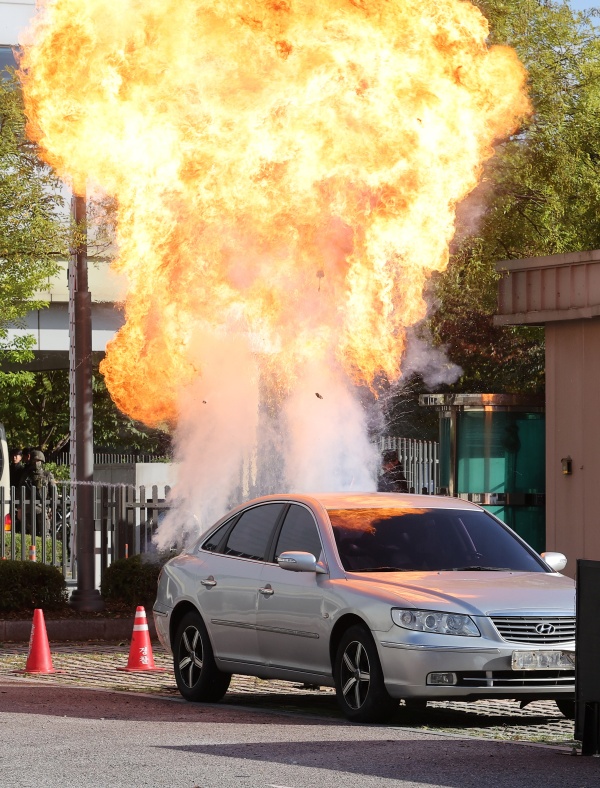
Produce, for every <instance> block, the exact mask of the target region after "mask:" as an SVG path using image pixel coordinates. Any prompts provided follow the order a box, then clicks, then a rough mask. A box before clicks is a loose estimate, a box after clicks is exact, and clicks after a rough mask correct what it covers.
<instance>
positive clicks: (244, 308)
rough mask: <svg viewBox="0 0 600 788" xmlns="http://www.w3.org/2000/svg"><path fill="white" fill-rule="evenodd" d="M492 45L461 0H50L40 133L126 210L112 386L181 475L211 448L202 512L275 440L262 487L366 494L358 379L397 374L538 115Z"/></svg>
mask: <svg viewBox="0 0 600 788" xmlns="http://www.w3.org/2000/svg"><path fill="white" fill-rule="evenodd" d="M487 34H488V26H487V22H486V21H485V19H484V18H483V16H482V15H481V13H480V12H479V11H478V10H477V9H476V8H475V7H474V6H472V5H471V4H470V3H469V2H464V1H463V0H318V2H317V1H316V0H262V1H259V0H227V2H223V0H122V1H121V2H120V3H118V4H115V3H114V0H87V2H86V3H85V4H81V3H80V2H79V0H46V2H45V3H42V8H41V12H40V13H39V14H38V16H37V18H36V20H35V22H34V25H33V29H32V31H31V44H30V45H29V46H27V47H26V49H25V52H24V55H23V62H22V71H21V77H22V80H23V85H24V93H25V101H26V109H27V114H28V117H29V132H30V134H31V136H32V137H33V138H34V139H35V140H36V141H37V142H38V143H39V144H40V146H41V148H42V150H43V151H44V155H45V157H46V159H47V160H48V161H49V162H50V163H51V164H52V165H53V166H54V167H55V168H56V169H57V171H58V172H59V174H60V175H61V176H63V177H65V178H70V179H71V180H72V182H73V184H74V186H75V188H76V189H77V188H78V187H80V186H81V185H83V184H84V183H85V182H86V181H87V182H91V183H93V184H96V185H97V186H99V187H100V188H101V189H103V190H104V191H105V192H107V193H108V194H109V195H111V196H114V197H115V198H116V200H117V203H118V215H117V232H118V244H119V253H118V257H117V259H116V260H115V263H114V265H115V267H116V268H117V269H118V270H119V271H121V272H123V273H125V274H126V275H127V277H128V280H129V292H128V295H127V300H126V303H125V315H126V323H125V325H124V327H123V328H122V329H121V331H120V332H119V333H118V335H117V337H116V338H115V339H114V341H113V342H111V343H110V345H109V347H108V350H107V356H106V360H105V361H104V363H103V367H102V371H103V373H104V374H105V376H106V381H107V384H108V387H109V390H110V392H111V395H112V397H113V399H114V400H115V402H116V403H117V405H118V406H119V407H120V408H121V409H122V410H123V411H124V412H126V413H128V414H129V415H131V416H132V417H134V418H136V419H140V420H142V421H144V422H146V423H147V424H149V425H165V424H169V425H171V426H173V425H178V429H179V432H178V439H177V442H178V446H179V447H180V451H181V452H182V454H180V456H181V457H182V458H183V459H184V460H186V461H187V465H188V466H189V465H190V461H191V459H190V453H189V448H188V447H189V445H190V444H194V445H196V443H197V442H200V444H201V447H202V448H201V452H202V454H203V457H205V462H204V463H203V464H202V463H201V470H202V473H203V474H204V475H203V476H202V481H201V482H200V484H198V482H197V481H196V482H194V481H193V479H194V478H196V480H197V479H198V478H200V475H201V474H200V469H197V471H196V475H195V477H194V474H191V478H190V479H189V480H188V482H187V483H185V482H184V483H182V486H181V493H182V495H183V496H184V498H187V499H188V500H189V499H192V503H193V508H194V507H197V505H198V498H199V497H200V493H201V496H203V497H202V507H203V511H204V512H206V511H208V509H210V510H211V511H212V510H213V509H214V510H218V509H219V508H220V507H222V506H223V505H224V503H225V502H226V500H227V498H228V496H229V495H230V493H231V490H232V488H233V486H234V485H235V483H236V479H237V474H238V467H239V462H240V461H241V458H242V456H246V457H247V456H248V452H250V454H252V451H253V450H252V447H253V446H254V447H255V450H254V451H255V456H256V446H257V445H258V446H259V447H260V446H261V444H264V442H265V441H266V443H267V444H268V445H269V446H270V447H271V449H273V450H275V453H276V454H277V453H279V454H280V455H281V457H282V459H283V463H282V464H281V463H280V464H279V469H278V470H277V469H275V470H274V472H273V473H272V474H271V482H272V483H275V481H276V482H277V483H280V484H283V485H286V486H288V487H293V488H299V487H302V488H305V487H307V486H308V487H309V486H313V487H314V485H315V484H319V485H321V484H324V483H327V482H328V483H329V486H349V485H353V486H354V487H355V488H356V485H358V486H361V487H363V488H366V487H369V486H372V485H373V468H374V462H375V459H376V458H375V457H374V454H373V451H372V449H371V448H370V446H369V444H368V441H367V438H366V434H365V419H364V414H363V413H362V412H361V407H360V405H359V404H358V403H357V400H356V396H355V395H354V394H353V384H355V383H359V384H367V385H368V386H370V387H372V388H373V389H376V387H377V380H378V378H379V376H386V377H387V378H388V379H390V380H395V379H397V378H398V377H399V375H400V373H401V366H400V364H401V359H402V354H403V352H404V347H405V335H406V333H405V332H406V328H407V327H409V326H412V325H414V324H415V323H416V322H418V321H419V320H420V319H421V318H422V317H423V315H424V314H425V305H424V302H423V298H422V291H423V287H424V285H425V283H426V281H427V279H428V277H429V276H430V274H431V272H432V271H435V270H442V269H443V268H444V267H445V266H446V264H447V260H448V244H449V242H450V240H451V238H452V235H453V231H454V230H453V228H454V217H455V208H456V205H457V203H458V202H459V201H460V200H461V199H462V198H463V197H464V196H465V195H466V194H468V193H469V192H470V191H471V190H472V189H473V188H474V187H475V186H476V184H477V181H478V177H479V175H480V173H481V168H482V164H483V162H484V161H485V160H486V159H487V158H489V157H490V156H491V155H492V154H493V147H492V146H493V143H494V142H495V141H496V140H498V139H501V138H503V137H506V136H507V135H509V134H510V133H512V132H513V131H514V130H515V128H516V127H517V125H518V123H519V121H520V119H521V118H522V117H523V116H524V115H525V114H526V113H527V112H528V111H529V105H528V101H527V98H526V96H525V93H524V82H525V72H524V69H523V68H522V66H521V65H520V64H519V62H518V60H517V58H516V55H515V54H514V53H513V52H512V51H511V50H509V49H506V48H502V47H491V48H490V47H488V46H487V44H486V37H487ZM140 381H143V385H140ZM303 392H304V394H303ZM315 392H318V393H319V394H321V395H322V396H323V399H322V400H318V398H315V396H314V393H315ZM203 400H206V403H207V404H206V406H205V405H204V404H202V401H203ZM261 402H262V403H263V411H262V412H261V407H260V406H259V403H261ZM201 408H202V410H200V409H201ZM273 431H274V432H273ZM257 435H258V439H257ZM274 436H275V437H274ZM194 457H195V455H194ZM261 458H262V459H261ZM349 458H352V459H349ZM194 462H197V458H195V459H194ZM267 465H268V464H267V463H265V461H264V454H261V452H260V448H259V458H258V466H256V463H255V466H256V467H255V472H254V471H253V473H255V476H256V475H257V474H258V476H259V477H260V475H261V473H263V475H264V473H266V471H265V468H266V467H267ZM205 466H206V467H205ZM282 467H283V468H284V471H282V470H281V468H282ZM190 473H191V472H190ZM267 475H268V474H267ZM184 478H185V476H184ZM271 482H269V484H270V483H271ZM267 486H268V485H267ZM200 488H201V490H200V492H199V489H200ZM217 491H218V494H217ZM215 496H216V497H215ZM207 499H211V500H213V504H212V505H211V506H208V509H207V504H206V501H207ZM207 516H208V515H207Z"/></svg>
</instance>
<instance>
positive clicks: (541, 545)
mask: <svg viewBox="0 0 600 788" xmlns="http://www.w3.org/2000/svg"><path fill="white" fill-rule="evenodd" d="M420 404H421V405H423V406H425V407H434V408H436V410H438V411H439V415H440V451H439V456H440V483H439V492H440V493H442V494H444V493H446V494H448V495H452V496H457V497H458V498H462V499H464V500H468V501H473V503H478V504H480V505H481V506H484V507H485V508H486V509H488V510H489V511H490V512H492V513H493V514H495V515H496V516H497V517H499V518H500V519H501V520H503V521H504V522H505V523H506V524H507V525H509V526H510V527H511V528H512V529H513V530H515V531H516V532H517V533H518V534H519V535H520V536H522V537H523V539H525V541H527V542H528V543H529V544H530V545H531V546H532V547H533V548H534V549H535V550H537V551H538V552H542V551H543V550H544V549H545V542H546V518H545V502H546V501H545V492H546V469H545V450H546V447H545V438H546V430H545V416H544V407H543V401H540V400H536V399H532V398H531V397H523V396H519V395H512V394H424V395H421V397H420Z"/></svg>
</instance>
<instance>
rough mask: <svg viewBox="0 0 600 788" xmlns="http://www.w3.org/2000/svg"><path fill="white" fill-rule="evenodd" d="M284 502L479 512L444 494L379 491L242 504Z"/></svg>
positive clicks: (281, 497) (278, 497)
mask: <svg viewBox="0 0 600 788" xmlns="http://www.w3.org/2000/svg"><path fill="white" fill-rule="evenodd" d="M275 500H279V501H281V500H288V501H300V502H304V503H307V504H311V503H314V502H318V503H320V504H321V506H323V507H324V508H325V509H390V508H394V507H398V508H402V509H471V510H473V509H476V510H477V509H479V508H480V507H479V506H477V505H476V504H473V503H470V502H469V501H463V500H461V499H460V498H451V497H449V496H446V495H415V494H413V493H380V492H323V493H298V494H293V493H287V494H285V495H268V496H263V497H261V498H256V499H255V500H254V501H248V502H247V503H246V504H245V505H246V506H247V505H248V504H252V503H258V502H260V501H265V502H266V501H275Z"/></svg>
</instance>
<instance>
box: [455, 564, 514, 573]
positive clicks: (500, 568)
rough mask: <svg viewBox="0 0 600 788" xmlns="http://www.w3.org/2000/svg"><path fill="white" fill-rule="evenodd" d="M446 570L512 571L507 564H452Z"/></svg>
mask: <svg viewBox="0 0 600 788" xmlns="http://www.w3.org/2000/svg"><path fill="white" fill-rule="evenodd" d="M444 571H446V572H512V569H511V568H510V567H508V566H477V565H476V566H453V567H452V569H446V570H444Z"/></svg>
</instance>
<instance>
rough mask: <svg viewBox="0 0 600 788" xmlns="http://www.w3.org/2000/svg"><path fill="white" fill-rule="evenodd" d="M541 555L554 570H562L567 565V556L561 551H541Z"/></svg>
mask: <svg viewBox="0 0 600 788" xmlns="http://www.w3.org/2000/svg"><path fill="white" fill-rule="evenodd" d="M541 555H542V558H543V559H544V561H545V562H546V563H547V564H548V566H549V567H550V569H553V570H554V571H555V572H562V570H563V569H564V568H565V566H566V565H567V556H566V555H563V554H562V553H542V554H541Z"/></svg>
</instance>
